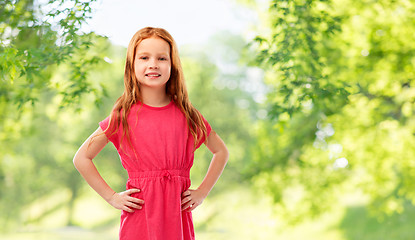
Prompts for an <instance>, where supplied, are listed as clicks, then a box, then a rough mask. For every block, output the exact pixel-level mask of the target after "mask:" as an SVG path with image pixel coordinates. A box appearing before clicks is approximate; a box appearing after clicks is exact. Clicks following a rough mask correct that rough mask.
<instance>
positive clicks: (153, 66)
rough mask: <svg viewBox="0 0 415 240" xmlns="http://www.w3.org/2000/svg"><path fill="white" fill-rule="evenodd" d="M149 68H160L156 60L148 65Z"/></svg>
mask: <svg viewBox="0 0 415 240" xmlns="http://www.w3.org/2000/svg"><path fill="white" fill-rule="evenodd" d="M148 67H149V68H150V69H157V68H158V65H157V61H156V60H150V61H149V63H148Z"/></svg>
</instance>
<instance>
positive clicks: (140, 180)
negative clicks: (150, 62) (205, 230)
mask: <svg viewBox="0 0 415 240" xmlns="http://www.w3.org/2000/svg"><path fill="white" fill-rule="evenodd" d="M203 120H204V121H205V124H206V127H207V133H208V135H209V134H210V132H211V127H210V125H209V123H208V122H207V121H206V120H205V119H203ZM127 121H128V124H129V126H130V129H131V132H130V135H131V142H132V145H133V147H134V149H132V148H131V147H130V145H129V143H128V141H127V139H126V138H124V139H121V138H122V132H123V128H122V124H120V127H119V129H118V131H117V132H116V134H114V135H111V136H110V135H107V138H108V139H109V140H110V141H111V142H112V143H113V144H114V146H115V148H116V149H117V151H118V154H119V156H120V159H121V163H122V165H123V166H124V168H125V169H126V170H127V172H128V181H127V184H126V185H127V189H130V188H138V189H141V192H139V193H136V194H133V195H132V196H133V197H137V198H140V199H143V200H144V201H145V203H144V205H143V208H142V209H135V211H134V213H128V212H125V211H122V213H121V225H120V232H119V236H120V239H122V240H150V239H151V240H191V239H195V234H194V228H193V220H192V214H191V212H187V211H181V194H182V193H183V192H184V191H186V190H187V189H188V188H189V187H190V179H189V171H190V168H191V167H192V165H193V158H194V151H193V150H194V139H193V136H192V135H191V134H190V131H189V130H188V127H187V122H186V118H185V116H184V114H183V113H182V112H181V111H180V109H179V108H178V107H177V106H176V105H175V104H174V102H173V101H171V102H170V103H169V104H168V105H166V106H164V107H151V106H148V105H145V104H141V103H139V104H135V105H133V106H132V107H131V110H130V113H129V114H128V120H127ZM108 122H109V117H107V118H106V119H104V120H103V121H101V122H100V123H99V125H100V127H101V129H102V130H105V129H106V128H107V126H108ZM204 140H205V139H203V141H204ZM121 142H122V144H121V145H120V143H121ZM200 145H201V143H200V144H198V146H197V148H198V147H200ZM121 146H122V147H121ZM134 150H135V151H134Z"/></svg>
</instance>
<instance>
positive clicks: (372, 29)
mask: <svg viewBox="0 0 415 240" xmlns="http://www.w3.org/2000/svg"><path fill="white" fill-rule="evenodd" d="M93 2H94V1H77V0H74V1H49V2H44V3H42V5H38V3H36V2H34V1H31V0H20V1H9V0H2V1H0V6H1V7H0V76H1V82H0V143H1V144H0V213H1V214H0V231H1V233H0V238H2V239H3V238H4V239H39V238H41V239H115V238H116V237H117V229H118V224H119V223H118V221H119V212H118V211H117V210H115V209H112V208H110V206H109V205H108V204H106V203H105V201H103V200H102V199H100V198H99V196H98V195H97V194H95V193H94V192H93V190H91V189H90V188H89V187H88V186H87V185H86V183H85V182H84V181H83V180H82V178H81V177H80V175H79V174H78V173H77V172H76V170H75V168H74V167H73V164H72V161H71V160H72V157H73V155H74V154H75V152H76V150H77V148H78V147H79V146H80V145H81V144H82V142H83V141H84V140H85V139H86V138H87V137H88V136H89V135H90V134H91V133H92V132H93V131H94V130H95V129H96V128H97V127H98V125H97V123H98V122H99V121H101V120H102V119H104V118H105V117H106V116H107V115H108V114H109V113H110V111H111V108H112V105H113V103H114V101H115V100H116V99H117V98H118V96H120V95H121V93H122V91H123V75H122V73H123V65H124V61H125V51H126V49H125V48H123V47H119V46H114V45H113V44H111V43H110V42H109V41H108V39H106V38H105V37H102V36H98V35H96V34H94V33H92V32H91V33H83V32H81V31H80V27H81V26H82V24H84V23H85V21H86V20H87V19H88V18H90V17H91V14H92V12H93V11H92V10H93V9H92V6H93ZM240 3H241V4H248V5H249V6H250V7H251V8H256V9H257V11H258V15H259V16H261V23H260V25H259V26H257V28H256V32H257V36H256V37H255V38H254V39H252V40H245V39H244V38H243V37H242V36H238V35H233V34H230V33H227V32H218V33H217V34H216V35H215V36H213V37H212V39H210V41H209V44H206V45H204V46H190V45H189V46H180V53H181V59H182V63H183V68H184V72H185V76H186V80H187V86H188V91H189V95H190V98H191V100H192V103H193V104H194V105H195V106H196V107H197V108H198V109H199V110H200V111H201V112H202V113H203V114H204V116H205V117H206V118H207V119H208V120H209V121H210V122H211V124H212V126H213V128H214V129H215V130H216V131H217V132H218V133H219V134H220V135H221V137H222V138H223V139H224V140H225V142H226V143H227V146H228V148H229V150H230V156H231V158H230V161H229V164H228V166H227V168H226V171H225V172H224V174H223V176H222V177H221V179H220V181H219V182H218V184H217V185H216V186H215V188H214V190H213V191H212V193H211V194H210V195H209V197H208V198H207V199H206V200H205V202H204V204H203V207H201V208H198V209H197V210H196V211H195V212H194V219H195V227H196V232H197V236H198V239H275V238H279V239H319V240H320V239H339V240H343V239H344V240H348V239H369V240H370V239H413V237H414V236H415V231H414V230H413V228H412V226H411V222H413V220H415V208H414V203H415V192H414V189H415V186H414V182H415V181H414V180H415V169H414V168H415V152H414V148H413V147H412V146H414V143H415V137H414V134H415V120H414V112H415V109H414V101H415V90H414V84H415V83H414V78H415V76H414V75H415V73H414V72H415V71H414V70H415V69H414V68H415V55H414V53H415V43H414V41H413V39H415V21H414V18H415V4H414V3H413V2H412V1H407V0H396V1H386V0H380V1H366V0H365V1H357V0H331V1H329V0H303V1H300V0H279V1H268V2H264V1H258V2H255V1H240ZM264 9H266V10H264ZM261 96H262V97H263V96H266V100H265V101H261ZM210 157H211V156H210V153H209V152H208V151H207V150H206V149H205V148H202V149H200V150H198V152H197V154H196V158H195V166H194V167H193V168H192V172H191V178H192V182H193V185H194V186H196V185H197V184H198V183H200V181H201V180H202V178H203V176H204V174H205V172H206V169H207V167H208V165H209V161H210ZM95 163H96V165H97V167H98V169H99V171H100V172H101V173H102V175H103V176H104V178H105V179H106V180H107V181H108V183H109V184H110V185H111V186H112V187H113V188H114V189H116V190H118V191H122V190H123V189H124V184H125V181H126V178H127V176H126V173H125V171H124V170H123V169H122V167H121V164H120V163H119V157H118V155H117V153H116V151H115V148H114V147H113V146H112V145H108V146H107V147H105V148H104V150H103V151H102V152H101V153H100V154H99V155H98V156H97V157H96V160H95Z"/></svg>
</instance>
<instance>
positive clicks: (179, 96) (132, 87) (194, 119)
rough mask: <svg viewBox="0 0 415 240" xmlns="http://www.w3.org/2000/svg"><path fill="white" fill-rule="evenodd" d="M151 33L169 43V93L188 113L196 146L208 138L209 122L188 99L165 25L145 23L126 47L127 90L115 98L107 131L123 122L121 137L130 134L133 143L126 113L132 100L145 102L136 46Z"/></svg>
mask: <svg viewBox="0 0 415 240" xmlns="http://www.w3.org/2000/svg"><path fill="white" fill-rule="evenodd" d="M152 37H157V38H161V39H163V40H164V41H166V42H167V43H168V44H169V46H170V58H171V73H170V79H169V80H168V81H167V83H166V94H167V95H169V96H170V97H171V98H172V100H173V101H174V103H175V104H176V106H177V107H179V109H180V110H181V111H182V112H183V114H184V115H185V117H186V120H187V124H188V127H189V130H190V133H191V134H192V136H193V139H194V140H195V143H194V147H196V146H197V145H198V144H199V143H200V142H201V141H203V139H207V130H206V125H205V123H204V121H203V118H202V116H201V114H200V113H199V112H198V111H197V110H196V108H195V107H194V106H193V105H192V104H191V102H190V100H189V96H188V94H187V89H186V85H185V81H184V76H183V70H182V66H181V63H180V58H179V52H178V50H177V45H176V43H175V41H174V39H173V37H172V36H171V35H170V34H169V33H168V32H167V31H166V30H164V29H162V28H152V27H146V28H143V29H141V30H139V31H137V32H136V33H135V34H134V36H133V37H132V39H131V41H130V43H129V45H128V48H127V58H126V62H125V72H124V93H123V94H122V95H121V97H119V98H118V99H117V101H116V102H115V104H114V107H113V109H112V112H111V115H110V120H109V124H108V127H107V129H105V130H104V132H105V133H106V134H107V135H108V136H110V135H112V134H115V133H116V132H117V131H118V128H119V125H120V123H122V126H123V130H124V131H123V136H122V138H124V137H127V139H128V142H129V144H130V146H131V147H132V143H131V138H130V133H129V131H128V130H129V126H128V122H127V116H128V113H129V112H130V109H131V106H132V105H133V104H135V103H137V102H142V98H141V92H140V83H139V82H138V80H137V78H136V74H135V71H134V61H135V55H136V49H137V47H138V45H139V44H140V43H141V41H142V40H144V39H147V38H152Z"/></svg>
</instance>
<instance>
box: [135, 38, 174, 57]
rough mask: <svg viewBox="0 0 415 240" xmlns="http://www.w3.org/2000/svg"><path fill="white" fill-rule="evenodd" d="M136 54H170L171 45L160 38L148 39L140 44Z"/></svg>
mask: <svg viewBox="0 0 415 240" xmlns="http://www.w3.org/2000/svg"><path fill="white" fill-rule="evenodd" d="M136 52H137V53H141V52H157V53H165V54H170V44H169V43H168V42H166V41H165V40H164V39H162V38H159V37H151V38H146V39H143V40H142V41H141V42H140V43H139V44H138V46H137V49H136Z"/></svg>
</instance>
